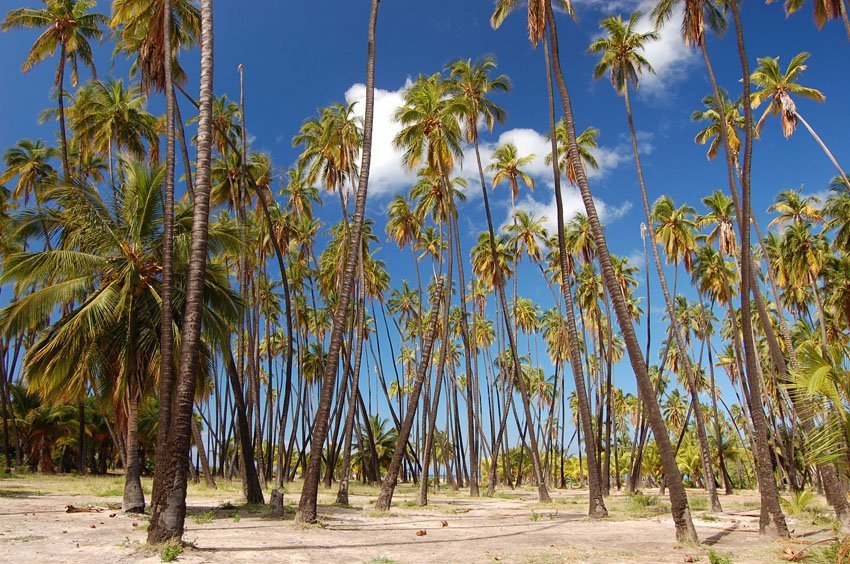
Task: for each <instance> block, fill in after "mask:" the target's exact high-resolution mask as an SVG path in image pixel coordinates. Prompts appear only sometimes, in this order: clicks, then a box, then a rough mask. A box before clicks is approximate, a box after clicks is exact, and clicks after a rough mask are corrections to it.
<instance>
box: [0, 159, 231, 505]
mask: <svg viewBox="0 0 850 564" xmlns="http://www.w3.org/2000/svg"><path fill="white" fill-rule="evenodd" d="M121 172H122V174H121V176H122V178H123V179H125V180H124V182H123V183H122V186H121V190H120V191H119V200H118V202H117V206H116V208H115V210H116V211H115V212H114V213H110V212H109V211H108V210H109V208H108V207H107V206H106V205H105V204H104V203H103V201H102V200H101V198H100V196H99V195H98V193H97V191H96V190H95V189H94V188H92V187H81V186H76V185H61V186H59V187H58V188H56V189H55V190H53V191H52V193H51V199H52V200H53V201H54V202H55V203H56V204H57V205H58V207H59V209H60V210H62V211H61V212H58V213H56V212H47V211H46V210H45V211H44V212H36V214H35V215H34V216H30V217H27V218H26V219H25V220H24V222H23V223H22V225H21V229H24V230H26V229H31V228H32V226H33V225H48V226H49V227H50V229H51V231H55V232H58V233H60V234H61V240H62V241H63V248H62V249H58V250H51V249H45V250H42V251H38V252H33V253H21V254H18V255H15V256H14V257H12V258H11V260H10V261H9V262H8V263H7V265H6V266H7V268H6V271H5V272H4V276H6V277H10V279H15V280H16V281H18V282H19V283H23V284H27V285H29V284H32V283H33V282H36V281H41V282H43V283H44V287H43V288H41V289H39V290H37V291H36V292H34V293H32V294H29V295H28V296H26V297H23V298H21V299H19V300H17V301H16V302H14V303H13V304H12V305H10V306H9V307H8V308H7V309H6V310H5V311H4V313H3V320H4V321H3V322H4V324H5V325H6V327H7V330H9V331H11V332H13V333H19V332H21V331H25V330H27V329H28V328H30V327H33V326H35V325H37V324H38V323H39V322H41V321H44V320H46V319H47V318H49V316H50V313H51V312H52V311H54V310H55V309H56V308H58V307H59V306H64V305H65V304H66V303H67V302H73V301H78V302H79V303H80V305H79V306H78V307H77V308H75V309H67V310H65V309H64V308H63V311H64V313H63V315H61V316H60V317H59V318H58V319H57V320H56V321H55V322H54V323H53V324H52V325H51V327H50V328H49V329H48V330H47V331H46V332H44V333H43V334H42V335H41V336H40V337H39V339H38V340H36V342H35V343H34V345H33V346H32V347H31V348H30V349H29V351H28V353H27V357H26V364H27V372H28V378H29V383H30V386H31V388H32V389H34V390H39V393H40V394H41V396H42V397H43V398H45V399H49V400H51V401H54V402H55V401H67V400H69V399H72V398H73V399H77V398H80V397H85V395H86V390H87V389H88V388H89V387H92V388H95V389H98V390H100V391H103V390H110V393H111V397H109V399H111V401H112V405H113V409H114V410H115V411H116V412H117V413H121V414H123V417H122V418H121V419H122V420H123V421H125V428H124V429H123V432H124V433H125V434H126V441H125V442H126V445H127V448H126V456H124V458H125V460H126V481H125V490H124V510H125V511H130V512H139V511H142V510H143V509H144V494H143V493H142V489H141V481H140V476H141V468H140V466H139V458H138V452H139V442H138V440H139V438H138V433H137V415H138V408H139V404H140V402H141V400H142V398H143V397H144V396H145V393H146V390H148V389H149V387H150V386H151V384H152V383H153V379H154V377H155V375H156V372H157V371H158V369H157V368H156V366H155V364H156V363H157V361H158V358H159V355H160V350H159V340H158V339H157V336H156V331H157V328H158V326H159V317H160V314H161V308H160V306H159V301H160V296H159V288H158V286H159V285H158V283H157V281H156V279H155V274H156V273H157V271H158V269H159V266H160V264H159V259H160V255H161V248H160V245H161V242H160V238H159V237H158V235H159V234H160V230H161V225H162V224H161V220H162V200H161V196H160V193H161V192H160V191H161V188H162V182H163V178H164V169H163V167H161V166H154V167H151V168H149V167H145V166H144V165H142V164H140V163H138V162H135V161H122V164H121ZM184 216H185V214H184ZM185 227H186V226H185V221H184V223H183V229H184V230H183V231H182V232H181V233H180V238H181V239H180V240H181V245H182V248H183V249H184V250H185V246H186V245H185V243H186V236H187V233H186V231H185ZM223 235H225V236H226V237H232V236H233V234H232V233H231V234H223ZM213 238H214V240H216V241H217V243H216V244H217V245H218V244H220V241H221V240H222V239H221V237H220V236H219V235H217V234H216V233H214V234H213ZM182 256H185V254H183V255H182ZM181 266H182V267H183V268H182V270H181V274H182V275H183V279H185V261H182V262H181ZM216 272H217V275H218V276H219V278H218V279H216V281H215V282H214V283H212V284H211V289H210V295H209V298H208V299H209V302H208V303H209V304H215V305H214V306H212V307H215V309H216V313H215V314H212V313H211V311H210V309H209V308H208V309H206V310H205V311H204V312H203V314H204V315H205V317H206V318H207V320H208V321H207V323H208V326H209V327H210V328H209V329H208V330H207V331H208V332H212V331H214V327H215V325H216V323H215V322H214V321H213V320H212V319H211V318H212V317H213V316H220V318H221V319H225V318H226V317H227V315H228V312H230V313H231V314H232V312H233V311H235V306H234V305H233V303H232V300H233V297H232V296H231V295H229V294H228V292H227V291H223V292H222V291H221V290H220V288H222V287H224V286H226V285H224V286H223V285H222V283H221V273H220V271H216ZM181 305H182V304H181ZM205 356H207V357H208V356H209V354H208V353H205ZM203 372H205V369H204V367H202V369H201V373H203Z"/></svg>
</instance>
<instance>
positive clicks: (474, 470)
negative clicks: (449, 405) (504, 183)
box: [451, 217, 480, 497]
mask: <svg viewBox="0 0 850 564" xmlns="http://www.w3.org/2000/svg"><path fill="white" fill-rule="evenodd" d="M451 222H452V231H453V232H454V244H455V253H456V256H457V276H458V290H459V292H460V296H459V297H460V314H461V316H460V334H461V339H463V350H464V363H465V366H466V423H467V428H468V430H469V431H468V433H469V444H468V445H467V447H468V450H469V495H470V496H471V497H478V495H479V491H478V438H477V436H476V434H475V430H476V429H480V425H478V421H477V414H476V412H475V402H474V399H473V398H474V390H475V389H476V382H477V380H478V370H477V367H476V369H475V370H473V368H472V350H473V345H472V343H471V339H470V335H469V323H468V322H467V308H466V278H465V277H464V275H463V253H462V252H461V246H460V233H458V228H457V217H452V219H451ZM473 326H474V325H473ZM455 389H457V387H455ZM455 409H457V404H455Z"/></svg>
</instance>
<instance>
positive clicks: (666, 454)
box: [546, 0, 697, 542]
mask: <svg viewBox="0 0 850 564" xmlns="http://www.w3.org/2000/svg"><path fill="white" fill-rule="evenodd" d="M546 6H547V10H546V14H547V18H548V22H549V36H550V40H551V45H552V66H553V68H554V71H555V81H556V83H557V85H558V89H559V91H560V94H561V101H562V103H563V106H564V121H565V122H566V124H567V137H568V141H569V145H568V146H569V151H568V157H569V159H570V162H571V164H572V166H573V168H574V169H575V172H576V177H577V180H578V185H579V190H580V192H581V196H582V201H583V202H584V207H585V210H586V212H587V218H588V222H589V223H590V226H591V230H592V232H593V238H594V241H595V242H596V247H597V255H598V258H599V264H600V270H601V271H602V278H603V281H604V282H605V285H606V286H607V288H608V294H609V295H610V296H611V300H612V302H613V303H614V311H615V312H616V314H617V320H618V323H619V326H620V330H621V332H622V334H623V340H624V341H625V344H626V350H627V351H628V355H629V360H630V361H631V365H632V369H633V370H634V372H635V376H636V378H637V383H638V387H639V389H640V394H641V396H642V399H643V402H644V406H645V407H646V411H647V418H648V420H649V423H650V426H651V427H652V430H653V433H654V434H655V440H656V443H657V445H658V452H659V454H660V457H661V460H662V463H663V466H664V472H665V474H666V475H667V476H668V478H669V483H670V504H671V512H672V515H673V521H674V523H675V525H676V537H677V538H678V539H679V540H680V541H688V542H697V534H696V529H695V528H694V525H693V521H692V520H691V514H690V509H689V508H688V498H687V494H686V493H685V488H684V485H683V483H682V476H681V474H680V473H679V468H678V466H677V465H676V457H675V455H674V454H673V449H672V445H671V444H670V437H669V436H668V434H667V428H666V426H665V425H664V420H663V418H662V416H661V409H660V407H659V406H658V400H657V399H656V397H655V395H654V394H653V390H652V383H651V381H650V379H649V374H648V372H647V369H646V363H645V361H644V358H643V353H642V351H641V349H640V345H639V344H638V341H637V337H636V335H635V331H634V326H633V325H632V320H631V316H630V314H629V311H628V308H627V307H626V303H625V299H624V297H623V295H622V292H621V291H620V290H619V286H618V283H617V280H616V278H615V276H614V270H613V267H612V265H611V257H610V256H609V255H608V244H607V241H606V240H605V235H604V233H603V232H602V225H601V223H600V221H599V215H598V213H597V211H596V204H595V203H594V201H593V196H592V194H591V192H590V186H589V184H588V182H587V175H586V174H585V171H584V169H583V168H582V163H581V158H580V155H579V152H578V145H577V143H576V135H575V122H574V120H573V112H572V105H571V103H570V99H569V94H568V92H567V87H566V83H565V82H564V77H563V74H562V71H561V63H560V54H559V52H558V32H557V24H556V22H555V18H554V15H553V12H552V0H546Z"/></svg>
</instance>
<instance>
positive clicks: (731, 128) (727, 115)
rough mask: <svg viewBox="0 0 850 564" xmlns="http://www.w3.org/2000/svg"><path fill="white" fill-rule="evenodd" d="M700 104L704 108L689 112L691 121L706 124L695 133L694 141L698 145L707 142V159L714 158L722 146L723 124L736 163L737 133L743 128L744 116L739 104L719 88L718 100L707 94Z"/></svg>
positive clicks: (738, 147) (738, 141)
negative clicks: (706, 123) (721, 131)
mask: <svg viewBox="0 0 850 564" xmlns="http://www.w3.org/2000/svg"><path fill="white" fill-rule="evenodd" d="M702 104H703V106H705V109H704V110H695V111H694V113H692V114H691V121H695V122H701V121H706V122H708V125H707V126H705V127H704V128H703V129H701V130H700V131H699V133H697V134H696V137H694V142H695V143H698V144H700V145H706V144H707V145H708V152H707V153H706V156H707V157H708V158H709V160H712V159H714V158H716V157H717V154H718V153H719V152H720V148H721V147H722V146H723V139H722V135H721V134H720V129H721V128H722V127H723V124H725V127H726V138H727V139H728V142H729V149H730V150H731V151H732V157H733V159H734V161H735V163H737V162H738V153H739V152H740V150H741V137H740V135H738V131H740V130H742V129H744V116H742V115H741V104H740V103H736V102H732V101H731V100H730V99H729V94H728V93H727V92H726V91H725V90H720V99H719V100H718V99H716V98H715V97H714V96H712V95H709V96H706V97H705V98H703V99H702Z"/></svg>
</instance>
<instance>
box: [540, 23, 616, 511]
mask: <svg viewBox="0 0 850 564" xmlns="http://www.w3.org/2000/svg"><path fill="white" fill-rule="evenodd" d="M543 53H544V58H545V62H546V86H547V91H548V98H549V130H550V131H555V91H554V88H553V86H552V61H551V56H550V46H549V40H548V39H547V38H545V37H544V38H543ZM551 144H552V173H553V175H554V176H553V178H554V181H555V207H556V209H557V213H558V218H557V219H558V251H559V252H558V255H559V264H558V266H559V268H560V273H561V293H562V294H563V296H564V305H565V310H566V313H565V319H566V322H567V337H568V338H569V343H568V345H569V346H568V349H569V356H570V370H571V371H572V373H573V382H574V383H575V391H576V399H577V401H578V411H579V413H578V414H577V415H578V424H579V425H580V426H581V428H582V429H581V430H582V433H580V434H579V443H581V434H583V435H584V451H585V456H586V457H587V461H588V472H587V485H588V494H589V497H588V515H590V516H591V517H597V518H602V517H607V516H608V509H607V508H606V507H605V502H604V500H603V495H602V478H601V476H600V475H599V464H598V463H597V456H596V452H597V451H596V438H595V436H594V434H593V424H592V421H591V414H590V401H589V400H588V398H587V387H586V384H585V379H584V370H583V369H582V360H581V350H580V349H579V347H578V343H579V338H578V328H577V327H576V317H575V306H574V303H573V293H572V287H571V284H570V273H569V268H568V265H567V251H566V247H567V244H566V237H565V233H564V221H565V220H566V218H565V217H564V201H563V195H562V194H561V169H560V165H559V164H558V163H559V162H560V161H559V160H558V142H557V139H555V136H554V135H552V140H551ZM580 451H581V447H579V455H580V454H581V452H580Z"/></svg>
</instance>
